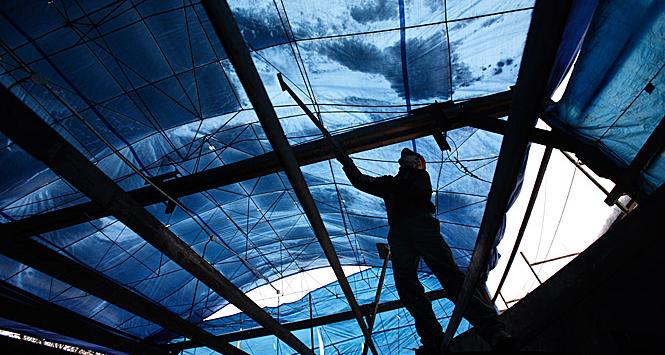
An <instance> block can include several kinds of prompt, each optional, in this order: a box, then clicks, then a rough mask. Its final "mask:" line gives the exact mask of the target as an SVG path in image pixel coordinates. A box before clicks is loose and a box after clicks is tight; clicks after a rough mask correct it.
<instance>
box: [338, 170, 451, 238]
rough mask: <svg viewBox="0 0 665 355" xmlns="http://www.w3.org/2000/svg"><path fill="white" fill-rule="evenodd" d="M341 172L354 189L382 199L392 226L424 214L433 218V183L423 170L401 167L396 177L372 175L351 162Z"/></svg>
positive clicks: (400, 224) (430, 218)
mask: <svg viewBox="0 0 665 355" xmlns="http://www.w3.org/2000/svg"><path fill="white" fill-rule="evenodd" d="M344 172H346V176H347V177H348V178H349V181H351V184H353V186H354V187H355V188H357V189H358V190H361V191H364V192H366V193H368V194H371V195H374V196H377V197H381V198H382V199H383V200H384V202H385V204H386V211H387V212H388V223H389V224H390V226H391V227H402V226H404V224H407V223H410V221H413V220H414V219H419V220H422V219H420V218H419V217H423V216H429V220H433V218H432V217H431V216H432V214H433V213H434V211H435V209H434V204H432V201H431V197H432V183H431V182H430V179H429V174H428V173H427V171H426V170H417V169H413V168H408V167H400V169H399V172H398V173H397V175H395V176H390V175H386V176H379V177H371V176H368V175H365V174H363V173H361V172H360V170H358V168H357V167H356V166H355V165H353V164H350V165H347V166H345V167H344ZM437 225H438V223H437Z"/></svg>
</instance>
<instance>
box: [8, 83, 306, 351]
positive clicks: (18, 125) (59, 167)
mask: <svg viewBox="0 0 665 355" xmlns="http://www.w3.org/2000/svg"><path fill="white" fill-rule="evenodd" d="M0 117H3V121H2V124H1V125H0V131H1V132H2V133H3V134H5V135H6V136H7V137H8V138H9V139H11V140H12V141H13V142H14V143H16V144H17V145H18V146H20V147H22V148H23V149H24V150H26V151H27V152H28V153H29V154H30V155H32V156H33V157H35V158H37V159H38V160H40V161H42V162H43V163H44V164H46V166H48V167H49V168H51V170H53V171H54V172H55V173H57V174H58V175H60V176H62V177H63V178H64V179H65V180H67V181H68V182H69V183H70V184H71V185H72V186H74V187H75V188H77V189H78V190H79V191H81V192H82V193H84V194H85V195H87V196H88V197H90V199H91V200H92V201H94V202H95V203H97V204H99V205H100V206H103V207H104V208H105V209H107V210H108V211H109V212H110V213H111V214H112V215H113V216H114V217H116V218H117V219H118V220H119V221H121V222H122V223H123V224H124V225H126V226H127V227H128V228H130V229H131V230H132V231H134V232H135V233H136V234H137V235H139V236H140V237H141V238H143V239H144V240H146V241H147V242H148V243H149V244H151V245H152V246H153V247H155V248H156V249H157V250H159V251H160V252H162V253H164V255H166V256H167V257H169V258H170V259H171V260H173V261H174V262H175V263H177V264H178V265H179V266H180V267H182V268H183V269H184V270H186V271H188V272H189V273H190V274H192V275H193V276H194V277H196V278H197V279H199V280H200V281H201V282H203V283H204V284H205V285H206V286H208V287H210V289H211V290H213V291H214V292H215V293H217V294H218V295H220V296H221V297H223V298H225V299H226V300H227V301H229V302H230V303H232V304H234V305H235V306H236V307H238V308H239V309H240V310H242V311H243V312H245V313H246V314H247V316H249V317H250V318H252V319H254V320H255V321H257V322H258V323H259V324H261V325H262V326H264V327H266V328H268V329H270V330H272V331H273V332H274V333H275V335H276V336H277V337H278V338H280V339H282V340H283V341H284V342H286V343H287V344H289V345H290V346H294V347H298V346H300V345H302V346H304V344H303V343H302V342H301V341H300V340H298V338H296V337H295V336H294V335H293V334H291V332H289V331H288V330H286V329H284V328H283V327H281V326H280V325H279V323H278V322H277V321H276V320H275V319H274V318H272V317H271V316H270V315H269V314H268V313H267V312H266V311H264V310H263V309H262V308H261V307H259V306H258V305H257V304H256V303H255V302H254V301H252V300H251V299H250V298H249V297H248V296H247V295H246V294H245V293H244V292H242V291H241V290H240V289H239V288H238V287H237V286H235V285H234V284H233V283H232V282H231V281H230V280H228V279H227V278H226V277H224V276H223V275H222V274H221V273H220V272H219V271H217V269H215V268H214V267H213V266H212V265H211V264H210V263H209V262H208V261H206V260H205V259H203V258H202V257H201V256H200V255H199V254H197V253H196V252H195V251H194V250H193V249H192V248H191V247H190V246H189V245H188V244H187V243H185V242H184V241H182V240H181V239H180V238H178V237H177V236H176V235H175V234H174V233H173V232H171V231H170V230H169V229H168V228H166V227H164V225H163V224H161V223H160V222H159V220H157V218H155V217H154V216H153V215H152V214H150V213H149V212H148V211H147V210H146V209H145V208H144V207H143V206H142V205H141V204H139V203H138V202H136V201H135V200H133V199H132V198H131V196H130V195H129V194H128V193H127V192H125V191H124V190H122V189H121V188H120V187H119V186H118V185H117V184H116V183H115V182H113V180H111V179H110V178H109V177H108V176H107V175H106V174H104V173H103V172H102V171H101V170H99V169H98V168H97V167H96V166H95V165H94V164H92V163H91V162H90V161H89V160H88V159H87V158H86V157H85V156H83V154H81V153H80V152H79V151H78V150H77V149H76V148H74V146H72V145H71V144H70V143H69V142H67V141H66V140H65V139H64V138H63V137H62V136H60V135H59V134H58V133H57V132H56V131H55V130H54V129H53V128H52V127H50V126H49V125H47V124H46V123H45V122H44V121H42V120H41V118H39V117H38V116H37V114H35V113H34V112H33V111H32V110H30V108H28V107H27V106H26V105H25V104H24V103H23V102H21V101H20V100H19V99H18V98H16V97H15V96H14V95H13V94H12V93H11V92H9V90H7V89H6V88H2V89H1V91H0ZM2 239H6V238H2ZM47 273H48V272H47ZM218 345H219V344H218ZM305 348H306V347H305ZM221 349H223V350H224V352H225V353H242V352H241V351H240V350H238V349H237V348H235V347H233V346H231V345H228V344H224V345H222V348H221Z"/></svg>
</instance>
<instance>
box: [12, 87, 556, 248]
mask: <svg viewBox="0 0 665 355" xmlns="http://www.w3.org/2000/svg"><path fill="white" fill-rule="evenodd" d="M510 99H511V92H510V91H504V92H501V93H498V94H494V95H489V96H485V97H480V98H475V99H471V100H468V101H464V102H460V103H456V104H452V105H450V104H447V103H443V104H434V105H430V106H427V107H426V108H421V109H417V110H414V111H413V112H412V114H411V115H409V116H406V117H403V118H399V119H395V120H390V121H385V122H381V123H376V124H372V125H368V126H365V127H361V128H356V129H353V130H350V131H348V132H345V133H339V134H336V135H334V136H333V138H334V139H335V140H336V141H337V142H339V143H340V145H342V147H344V149H345V150H347V151H348V152H350V153H356V152H361V151H366V150H370V149H374V148H379V147H383V146H387V145H390V144H394V143H399V142H404V141H408V140H410V139H415V138H420V137H424V136H427V135H431V134H432V131H433V130H434V129H435V128H437V127H438V128H440V129H442V130H446V131H448V130H452V129H457V128H461V127H466V126H468V125H469V124H470V123H473V125H474V126H475V127H478V128H481V129H487V130H490V131H492V132H496V133H502V132H503V129H504V128H505V122H504V121H502V120H499V119H498V118H500V117H503V116H506V115H507V114H508V109H509V107H510ZM444 116H445V117H444ZM541 133H542V135H543V136H546V135H547V133H546V131H543V132H541ZM293 154H294V155H295V157H296V160H297V161H298V164H299V165H300V166H303V165H307V164H313V163H317V162H320V161H324V160H327V159H331V158H333V157H334V155H333V150H332V148H331V147H330V144H329V143H328V141H327V140H325V139H323V138H322V139H317V140H314V141H311V142H308V143H303V144H300V145H297V146H294V147H293ZM281 170H282V167H281V165H280V163H279V160H278V159H277V156H276V155H275V153H274V152H268V153H265V154H261V155H258V156H256V157H253V158H249V159H245V160H242V161H239V162H235V163H231V164H226V165H223V166H220V167H216V168H212V169H208V170H206V171H202V172H198V173H194V174H190V175H186V176H183V177H178V178H174V179H172V180H169V181H165V182H163V183H161V184H158V186H160V188H161V189H163V190H164V191H166V192H167V193H168V194H169V195H170V196H172V197H174V198H178V197H182V196H187V195H191V194H194V193H198V192H202V191H206V190H210V189H213V188H216V187H220V186H225V185H229V184H233V183H238V182H241V181H245V180H249V179H253V178H257V177H260V176H264V175H268V174H272V173H276V172H279V171H281ZM128 193H129V195H130V196H131V197H132V199H134V200H135V201H137V202H138V203H140V204H142V205H144V206H147V205H152V204H156V203H160V202H164V201H166V199H165V198H164V195H162V194H161V193H159V191H157V190H156V189H155V188H154V187H152V186H146V187H142V188H138V189H135V190H132V191H129V192H128ZM109 215H110V214H109V212H108V211H107V210H105V209H104V208H103V207H102V206H100V205H98V204H96V203H94V202H86V203H82V204H78V205H75V206H71V207H66V208H62V209H59V210H56V211H52V212H46V213H42V214H39V215H35V216H32V217H28V218H24V219H21V220H18V221H14V222H9V223H5V224H2V225H0V231H1V233H0V234H3V235H4V234H8V235H13V236H15V237H20V236H28V237H29V236H34V235H38V234H42V233H47V232H50V231H53V230H57V229H61V228H65V227H71V226H74V225H77V224H80V223H84V222H88V221H93V220H96V219H99V218H102V217H106V216H109Z"/></svg>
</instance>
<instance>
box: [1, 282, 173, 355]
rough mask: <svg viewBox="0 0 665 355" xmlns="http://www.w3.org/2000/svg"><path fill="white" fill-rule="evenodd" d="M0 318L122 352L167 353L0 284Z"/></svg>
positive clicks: (12, 287) (14, 288)
mask: <svg viewBox="0 0 665 355" xmlns="http://www.w3.org/2000/svg"><path fill="white" fill-rule="evenodd" d="M0 317H2V318H5V319H9V320H12V321H15V322H18V323H22V324H26V325H29V326H33V327H36V328H40V329H43V330H47V331H50V332H53V333H57V334H61V335H64V336H67V337H70V338H74V339H79V340H82V341H85V342H88V343H92V344H97V345H100V346H103V347H106V348H109V349H115V350H118V351H122V352H126V353H142V354H167V353H168V351H167V350H166V349H163V348H159V347H158V346H156V345H155V344H148V343H145V342H143V341H141V339H139V338H136V337H134V336H132V335H130V334H126V333H124V332H122V331H119V330H116V329H113V328H111V327H109V326H107V325H105V324H102V323H99V322H97V321H95V320H92V319H89V318H86V317H83V316H81V315H80V314H77V313H74V312H72V311H70V310H68V309H66V308H64V307H61V306H58V305H56V304H53V303H51V302H47V301H45V300H43V299H41V298H39V297H36V296H34V295H32V294H30V293H28V292H25V291H23V290H21V289H19V288H18V287H16V286H13V285H11V284H9V283H7V282H4V281H0Z"/></svg>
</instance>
